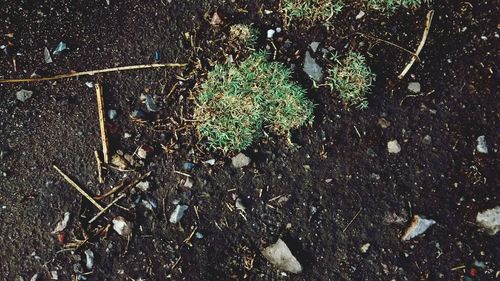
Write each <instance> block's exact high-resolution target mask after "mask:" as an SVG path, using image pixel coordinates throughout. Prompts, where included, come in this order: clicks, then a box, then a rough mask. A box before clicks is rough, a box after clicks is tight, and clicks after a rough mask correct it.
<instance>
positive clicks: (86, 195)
mask: <svg viewBox="0 0 500 281" xmlns="http://www.w3.org/2000/svg"><path fill="white" fill-rule="evenodd" d="M53 167H54V169H56V171H57V172H58V173H59V174H61V176H63V178H64V179H65V180H66V181H67V182H68V183H69V184H70V185H71V186H73V187H74V188H75V189H76V190H77V191H78V192H80V194H81V195H83V197H85V198H87V200H89V201H90V203H92V204H94V206H96V208H97V209H99V210H100V211H102V210H104V208H103V207H102V206H101V205H99V203H97V201H95V200H94V198H92V196H90V195H89V194H88V193H87V192H85V191H84V190H83V189H82V188H81V187H80V186H78V184H76V182H74V181H73V180H72V179H71V178H70V177H68V176H67V175H66V174H65V173H63V171H61V170H60V169H59V168H58V167H57V166H56V165H54V166H53Z"/></svg>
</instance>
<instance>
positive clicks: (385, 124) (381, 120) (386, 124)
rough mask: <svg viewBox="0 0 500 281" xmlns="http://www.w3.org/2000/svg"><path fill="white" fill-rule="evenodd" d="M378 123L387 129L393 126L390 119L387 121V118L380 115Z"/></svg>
mask: <svg viewBox="0 0 500 281" xmlns="http://www.w3.org/2000/svg"><path fill="white" fill-rule="evenodd" d="M378 125H379V126H380V127H381V128H382V129H387V128H389V127H390V126H391V122H390V121H387V119H385V118H384V117H380V118H379V119H378Z"/></svg>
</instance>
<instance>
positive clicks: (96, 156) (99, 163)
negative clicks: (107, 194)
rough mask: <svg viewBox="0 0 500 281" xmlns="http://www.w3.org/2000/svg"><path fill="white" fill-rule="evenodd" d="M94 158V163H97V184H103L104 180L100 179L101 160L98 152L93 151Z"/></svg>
mask: <svg viewBox="0 0 500 281" xmlns="http://www.w3.org/2000/svg"><path fill="white" fill-rule="evenodd" d="M94 156H95V161H96V162H97V179H98V180H99V183H103V182H104V180H103V178H102V165H101V159H100V158H99V152H97V150H94Z"/></svg>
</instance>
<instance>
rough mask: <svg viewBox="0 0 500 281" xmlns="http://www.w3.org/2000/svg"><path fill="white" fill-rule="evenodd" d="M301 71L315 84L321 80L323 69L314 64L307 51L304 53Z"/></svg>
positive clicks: (314, 61)
mask: <svg viewBox="0 0 500 281" xmlns="http://www.w3.org/2000/svg"><path fill="white" fill-rule="evenodd" d="M303 70H304V72H305V73H306V74H307V75H309V77H310V78H311V79H312V80H314V81H316V82H321V80H323V68H322V67H321V66H319V65H318V63H316V60H315V59H314V58H313V57H312V56H311V54H310V53H309V51H306V56H305V57H304V68H303Z"/></svg>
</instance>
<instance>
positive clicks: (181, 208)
mask: <svg viewBox="0 0 500 281" xmlns="http://www.w3.org/2000/svg"><path fill="white" fill-rule="evenodd" d="M188 208H189V207H188V206H186V205H177V206H175V210H174V211H173V212H172V213H171V214H170V219H169V220H168V221H169V222H170V223H178V222H179V221H180V220H181V219H182V217H183V216H184V213H185V212H186V210H187V209H188Z"/></svg>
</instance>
